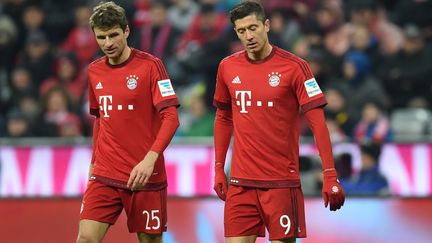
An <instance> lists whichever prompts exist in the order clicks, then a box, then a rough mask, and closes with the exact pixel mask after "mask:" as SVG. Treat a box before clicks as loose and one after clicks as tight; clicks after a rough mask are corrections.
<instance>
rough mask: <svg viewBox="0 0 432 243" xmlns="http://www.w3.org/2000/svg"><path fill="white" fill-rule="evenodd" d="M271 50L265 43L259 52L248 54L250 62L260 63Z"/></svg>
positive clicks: (268, 44) (270, 46)
mask: <svg viewBox="0 0 432 243" xmlns="http://www.w3.org/2000/svg"><path fill="white" fill-rule="evenodd" d="M272 50H273V46H272V45H270V43H267V44H266V45H265V46H264V47H263V49H262V50H261V51H260V52H248V57H249V58H250V59H251V60H252V61H261V60H263V59H265V58H266V57H268V56H269V55H270V54H271V52H272Z"/></svg>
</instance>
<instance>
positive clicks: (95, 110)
mask: <svg viewBox="0 0 432 243" xmlns="http://www.w3.org/2000/svg"><path fill="white" fill-rule="evenodd" d="M90 114H91V115H93V116H95V117H99V109H94V108H90Z"/></svg>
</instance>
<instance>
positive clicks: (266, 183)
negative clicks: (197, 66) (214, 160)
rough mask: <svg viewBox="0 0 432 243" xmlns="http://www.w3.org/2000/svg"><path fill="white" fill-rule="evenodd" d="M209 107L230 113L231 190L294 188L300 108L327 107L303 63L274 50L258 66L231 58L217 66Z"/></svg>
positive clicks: (239, 55) (236, 56) (238, 56)
mask: <svg viewBox="0 0 432 243" xmlns="http://www.w3.org/2000/svg"><path fill="white" fill-rule="evenodd" d="M214 104H215V106H217V107H218V108H220V109H232V119H233V124H234V145H233V154H232V165H231V174H230V175H231V181H230V183H231V184H237V185H244V186H262V187H269V188H270V187H285V186H295V185H299V181H300V176H299V163H298V157H299V132H298V122H299V112H300V108H301V109H302V110H303V112H306V111H308V110H310V109H313V108H316V107H319V106H324V105H325V104H326V99H325V97H324V95H323V93H322V92H321V90H320V88H319V86H318V84H317V82H316V81H315V79H314V77H313V74H312V72H311V71H310V68H309V65H308V64H307V63H306V62H305V61H304V60H302V59H301V58H299V57H297V56H295V55H293V54H291V53H289V52H287V51H285V50H282V49H280V48H278V47H275V46H273V50H272V52H271V54H270V55H269V56H268V57H267V58H265V59H264V60H261V61H257V62H254V61H252V60H251V59H249V58H248V56H247V54H246V52H245V51H243V52H239V53H236V54H233V55H231V56H229V57H227V58H225V59H224V60H222V62H221V63H220V65H219V69H218V74H217V82H216V91H215V96H214Z"/></svg>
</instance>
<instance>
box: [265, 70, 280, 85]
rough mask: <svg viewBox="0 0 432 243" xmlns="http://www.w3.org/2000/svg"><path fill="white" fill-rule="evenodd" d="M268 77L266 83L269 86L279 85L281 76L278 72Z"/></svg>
mask: <svg viewBox="0 0 432 243" xmlns="http://www.w3.org/2000/svg"><path fill="white" fill-rule="evenodd" d="M268 76H269V79H268V82H269V84H270V86H272V87H276V86H278V85H279V83H280V78H281V77H282V74H279V73H278V72H272V73H270V74H269V75H268Z"/></svg>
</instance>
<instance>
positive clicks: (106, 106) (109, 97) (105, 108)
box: [99, 95, 112, 117]
mask: <svg viewBox="0 0 432 243" xmlns="http://www.w3.org/2000/svg"><path fill="white" fill-rule="evenodd" d="M108 102H109V104H112V95H101V96H99V104H102V106H101V110H102V111H103V113H104V117H109V115H108V109H109V108H111V109H112V105H109V104H108ZM111 109H109V110H111Z"/></svg>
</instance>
